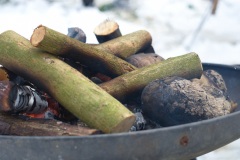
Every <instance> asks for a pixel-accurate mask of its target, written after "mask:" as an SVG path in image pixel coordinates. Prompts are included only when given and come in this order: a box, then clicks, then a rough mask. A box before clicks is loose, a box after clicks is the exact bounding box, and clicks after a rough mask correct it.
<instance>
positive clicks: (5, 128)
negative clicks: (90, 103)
mask: <svg viewBox="0 0 240 160" xmlns="http://www.w3.org/2000/svg"><path fill="white" fill-rule="evenodd" d="M100 133H101V132H100V131H99V130H96V129H91V128H88V127H83V126H81V125H71V124H68V123H63V122H61V121H56V120H50V119H25V120H24V119H22V118H19V117H17V116H12V115H8V114H4V113H0V134H1V135H16V136H84V135H92V134H100Z"/></svg>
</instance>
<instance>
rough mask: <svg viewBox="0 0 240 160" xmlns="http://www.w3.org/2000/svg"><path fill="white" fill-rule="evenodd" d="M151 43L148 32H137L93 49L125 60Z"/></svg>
mask: <svg viewBox="0 0 240 160" xmlns="http://www.w3.org/2000/svg"><path fill="white" fill-rule="evenodd" d="M151 43H152V36H151V35H150V33H149V32H148V31H145V30H139V31H136V32H133V33H129V34H126V35H124V36H121V37H118V38H114V39H112V40H110V41H107V42H105V43H101V44H98V45H95V48H97V49H100V50H103V51H106V52H109V53H112V54H113V55H115V56H117V57H120V58H122V59H126V58H127V57H129V56H131V55H133V54H135V53H138V52H141V51H144V50H145V49H147V48H149V47H150V46H151Z"/></svg>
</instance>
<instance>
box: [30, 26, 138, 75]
mask: <svg viewBox="0 0 240 160" xmlns="http://www.w3.org/2000/svg"><path fill="white" fill-rule="evenodd" d="M30 42H31V44H32V45H33V46H35V47H38V48H41V49H43V50H45V51H47V52H49V53H51V54H54V55H58V56H69V57H71V58H73V59H76V60H79V62H81V63H82V64H85V65H87V66H89V67H91V68H93V69H94V70H97V71H99V72H101V73H104V74H106V75H111V76H113V77H116V76H118V75H122V74H125V73H127V72H130V71H133V70H135V69H136V67H134V66H133V65H131V64H129V63H128V62H126V61H124V60H122V59H120V58H118V57H116V56H114V55H112V54H111V53H108V52H106V51H104V50H103V51H102V50H100V49H98V48H97V47H93V46H91V45H88V44H85V43H82V42H80V41H78V40H76V39H73V38H70V37H68V36H66V35H64V34H62V33H59V32H57V31H54V30H52V29H50V28H47V27H45V26H41V25H40V26H38V27H37V28H36V29H35V30H34V32H33V34H32V36H31V40H30Z"/></svg>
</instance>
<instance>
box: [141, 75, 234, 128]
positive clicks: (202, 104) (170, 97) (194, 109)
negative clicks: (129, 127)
mask: <svg viewBox="0 0 240 160" xmlns="http://www.w3.org/2000/svg"><path fill="white" fill-rule="evenodd" d="M209 90H211V91H209ZM141 100H142V110H143V114H144V115H146V116H147V117H148V118H150V119H151V120H153V121H155V122H157V123H159V124H160V125H162V126H173V125H178V124H185V123H190V122H195V121H200V120H205V119H210V118H214V117H218V116H223V115H226V114H229V113H230V112H231V102H230V101H229V99H228V97H227V96H225V93H224V92H223V91H222V90H221V89H219V88H218V87H216V86H215V85H210V86H208V87H206V86H205V88H204V87H202V85H201V84H200V83H199V82H197V81H194V82H191V81H190V80H186V79H183V78H180V77H168V78H165V79H162V80H155V81H153V82H151V83H149V84H148V85H147V86H146V87H145V88H144V90H143V92H142V97H141Z"/></svg>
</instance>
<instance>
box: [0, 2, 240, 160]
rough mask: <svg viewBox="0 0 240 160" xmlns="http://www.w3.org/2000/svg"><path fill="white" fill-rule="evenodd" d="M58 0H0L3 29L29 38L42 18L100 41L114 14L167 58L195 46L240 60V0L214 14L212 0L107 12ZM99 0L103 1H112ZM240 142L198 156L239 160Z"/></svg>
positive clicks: (227, 60)
mask: <svg viewBox="0 0 240 160" xmlns="http://www.w3.org/2000/svg"><path fill="white" fill-rule="evenodd" d="M52 1H53V2H52V3H49V2H47V1H46V0H11V1H10V2H9V3H6V4H1V2H3V0H0V20H1V24H0V33H2V32H4V31H6V30H14V31H15V32H17V33H19V34H21V35H23V36H24V37H26V38H28V39H29V38H30V36H31V34H32V32H33V30H34V28H36V27H37V26H38V25H40V24H43V25H46V26H48V27H50V28H52V29H55V30H57V31H59V32H62V33H65V34H66V33H67V29H68V27H80V28H81V29H82V30H83V31H84V32H85V33H86V35H87V42H89V43H97V40H96V38H95V36H94V34H93V30H94V28H95V27H96V26H97V25H98V24H99V23H101V22H102V21H104V20H105V19H112V20H115V21H116V22H118V24H119V25H120V30H121V32H122V34H127V33H130V32H133V31H136V30H139V29H146V30H148V31H149V32H150V33H151V35H152V37H153V47H154V48H155V51H156V53H158V54H159V55H161V56H163V57H164V58H168V57H172V56H177V55H182V54H184V53H187V52H191V51H193V52H196V53H198V54H199V56H200V58H201V60H202V61H203V62H211V63H221V64H240V12H239V11H240V2H239V0H219V5H218V8H217V12H216V15H211V14H210V7H211V6H210V0H194V1H193V0H181V1H179V0H129V3H128V4H129V5H128V7H127V9H123V8H116V9H115V10H108V11H106V12H100V11H99V10H98V9H97V8H96V7H84V6H83V5H82V1H81V0H68V1H63V0H62V1H61V0H55V1H54V0H52ZM124 1H126V0H124ZM95 2H96V3H95V4H96V6H100V5H102V4H104V3H106V2H112V1H111V0H104V1H103V0H96V1H95ZM200 26H201V27H200ZM199 28H200V29H199ZM239 147H240V140H237V141H235V142H233V143H231V144H229V145H227V146H225V147H223V148H220V149H218V150H216V151H213V152H210V153H208V154H206V155H203V156H201V157H199V158H198V159H199V160H225V159H231V160H235V159H238V155H240V148H239Z"/></svg>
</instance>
